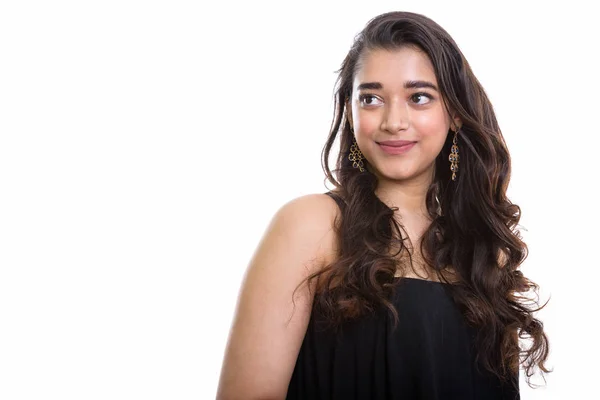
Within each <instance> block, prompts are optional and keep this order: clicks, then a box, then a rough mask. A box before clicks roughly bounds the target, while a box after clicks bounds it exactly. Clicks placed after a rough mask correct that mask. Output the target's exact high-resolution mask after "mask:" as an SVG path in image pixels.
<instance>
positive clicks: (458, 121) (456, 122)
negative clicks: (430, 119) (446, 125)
mask: <svg viewBox="0 0 600 400" xmlns="http://www.w3.org/2000/svg"><path fill="white" fill-rule="evenodd" d="M452 124H453V127H451V128H450V129H452V131H453V132H456V131H457V130H458V129H460V127H461V126H462V120H461V119H460V117H454V119H453V121H452Z"/></svg>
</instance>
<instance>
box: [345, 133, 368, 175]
mask: <svg viewBox="0 0 600 400" xmlns="http://www.w3.org/2000/svg"><path fill="white" fill-rule="evenodd" d="M350 133H352V135H354V131H353V130H352V128H350ZM364 158H365V157H364V156H363V154H362V153H361V152H360V149H359V148H358V144H357V143H356V138H354V141H353V142H352V146H350V154H349V155H348V159H349V160H350V161H352V166H353V167H354V168H358V169H359V170H360V172H365V169H364V164H363V161H362V160H364Z"/></svg>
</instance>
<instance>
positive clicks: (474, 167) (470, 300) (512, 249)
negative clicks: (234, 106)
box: [298, 12, 551, 386]
mask: <svg viewBox="0 0 600 400" xmlns="http://www.w3.org/2000/svg"><path fill="white" fill-rule="evenodd" d="M404 46H414V47H416V48H418V49H419V50H421V51H423V52H425V53H426V54H427V55H428V57H429V59H430V60H431V62H432V64H433V66H434V71H435V75H436V78H437V81H438V84H439V89H440V93H441V95H442V96H443V98H444V100H445V104H446V106H447V108H448V112H449V113H450V110H452V111H453V112H454V113H455V115H458V116H459V117H460V119H461V121H462V126H461V132H460V135H459V140H460V145H461V148H460V157H461V159H460V171H459V173H458V179H457V180H456V181H451V177H450V175H451V172H450V168H449V163H448V156H449V153H450V147H451V145H452V143H451V142H452V131H449V132H448V135H447V138H446V143H445V145H444V147H443V149H442V151H441V153H440V154H439V156H438V157H437V159H436V161H435V173H434V179H433V181H432V183H431V185H430V187H429V190H428V192H427V196H426V205H427V210H428V212H429V216H430V218H431V219H432V223H431V225H430V226H429V227H428V229H427V230H426V232H425V234H424V236H423V240H422V242H421V248H420V250H421V253H422V254H423V257H424V261H425V262H426V263H427V265H428V266H429V267H430V268H431V269H432V270H433V271H435V273H436V274H437V275H438V278H439V280H440V281H443V282H446V283H449V282H448V280H447V279H446V277H445V276H444V275H443V274H442V273H443V272H444V271H445V270H446V268H447V266H452V268H453V270H454V273H455V274H456V278H457V281H456V282H453V284H451V285H445V286H448V289H449V292H450V294H451V295H452V298H453V299H454V301H455V302H456V304H457V305H458V306H459V308H460V309H461V311H462V312H463V314H464V315H465V317H466V321H467V323H469V324H470V325H472V326H475V327H478V328H479V329H478V332H479V334H478V336H477V337H476V349H477V354H478V358H477V359H478V360H479V361H480V362H481V364H482V365H483V366H484V367H485V368H486V369H487V370H488V371H490V372H492V373H493V374H494V375H496V376H497V377H499V378H500V379H501V380H507V379H509V375H510V374H515V373H517V374H518V370H519V365H520V364H523V366H524V369H525V371H526V375H527V383H528V384H529V385H530V386H531V382H530V379H529V378H530V377H531V376H532V375H533V374H534V369H535V368H536V367H539V369H541V370H542V371H543V372H545V373H548V372H551V371H550V370H548V369H546V367H545V365H544V363H545V362H546V359H547V357H548V353H549V342H548V338H547V336H546V334H545V333H544V330H543V323H542V322H541V321H539V320H538V319H536V318H534V312H536V311H538V310H540V309H541V308H543V307H545V305H546V304H547V303H546V304H544V305H543V306H542V307H539V308H532V307H530V306H529V304H528V302H532V301H533V299H530V298H527V297H525V296H524V295H523V294H524V293H527V292H529V291H530V290H531V291H533V292H534V293H537V292H538V290H539V286H538V285H536V284H535V283H533V282H532V281H531V280H529V279H527V278H526V277H524V276H523V274H522V272H521V271H520V270H518V267H519V265H520V264H521V263H522V262H523V261H524V260H525V258H526V257H527V246H526V244H525V243H524V242H523V241H522V237H521V235H520V232H519V230H518V229H517V226H518V223H519V220H520V215H521V209H520V208H519V206H517V205H516V204H513V203H511V202H510V201H509V199H508V198H507V196H506V189H507V187H508V183H509V180H510V169H511V163H510V156H509V153H508V149H507V146H506V143H505V141H504V138H503V136H502V133H501V130H500V128H499V126H498V123H497V121H496V116H495V114H494V110H493V108H492V105H491V103H490V101H489V99H488V97H487V95H486V93H485V92H484V89H483V87H482V85H481V84H480V83H479V81H478V80H477V78H476V77H475V75H474V74H473V72H472V70H471V68H470V66H469V64H468V62H467V61H466V59H465V57H464V55H463V54H462V52H461V51H460V49H459V48H458V46H457V44H456V43H455V42H454V40H453V39H452V38H451V37H450V35H449V34H448V33H447V32H446V31H445V30H444V29H443V28H442V27H440V26H439V25H438V24H437V23H435V22H434V21H432V20H431V19H429V18H427V17H425V16H423V15H420V14H415V13H410V12H390V13H386V14H382V15H380V16H378V17H375V18H373V19H372V20H371V21H369V22H368V24H367V25H366V27H365V28H364V30H363V31H362V32H361V33H359V34H358V35H357V36H356V38H355V40H354V44H353V45H352V47H351V49H350V51H349V53H348V55H347V56H346V58H345V59H344V61H343V63H342V65H341V68H340V69H339V70H337V71H336V72H337V73H338V74H339V76H338V79H337V81H336V93H335V111H334V119H333V122H332V125H331V130H330V134H329V137H328V139H327V142H326V144H325V147H324V149H323V152H322V166H323V169H324V172H325V174H326V176H327V179H328V180H329V181H330V182H331V183H332V184H333V185H335V189H334V190H333V191H332V192H331V193H332V194H333V195H334V196H337V197H338V200H339V201H340V202H341V203H342V204H343V205H344V206H343V207H342V212H341V215H340V217H341V218H339V219H338V220H336V224H335V225H336V226H335V229H336V231H337V233H338V240H339V242H338V249H339V254H338V257H337V259H336V260H335V261H334V262H333V263H332V264H330V265H328V266H327V267H325V268H324V269H322V270H320V271H317V272H315V273H314V274H311V275H310V276H309V277H307V278H306V279H305V280H304V281H303V283H304V282H308V283H310V282H311V281H312V280H313V279H315V278H319V279H317V282H318V285H317V286H316V287H317V291H316V293H315V300H314V302H313V310H316V309H318V310H319V312H321V313H322V314H323V315H325V316H326V317H327V319H329V320H330V321H331V323H332V325H333V326H334V327H339V325H340V324H341V323H342V322H344V321H346V320H349V319H353V318H357V317H359V316H361V315H363V314H364V313H365V312H368V311H370V310H373V309H374V307H377V306H385V307H387V308H388V309H389V310H390V311H391V313H392V314H393V316H394V319H395V326H396V325H397V322H398V314H397V311H396V310H395V307H394V305H393V304H392V303H391V301H390V297H389V296H390V294H391V293H392V292H393V290H394V281H395V280H394V276H395V274H396V271H397V270H398V269H399V268H400V269H401V270H402V268H403V267H402V266H401V264H400V262H399V259H398V257H396V256H397V255H398V254H399V253H400V252H401V251H403V249H407V247H406V246H405V244H404V241H405V240H407V239H408V238H407V237H406V238H403V236H402V233H401V232H402V230H403V228H402V229H401V227H400V226H399V224H398V223H397V222H396V220H395V219H394V218H393V215H394V211H395V210H397V209H396V208H393V209H392V208H390V207H388V206H387V205H386V204H384V203H383V202H382V201H381V200H380V199H379V198H378V197H377V196H376V195H375V189H376V188H377V179H376V177H375V176H374V175H373V174H372V173H370V172H368V171H365V172H363V173H360V172H359V170H358V169H356V168H353V166H352V162H350V161H349V159H348V154H349V152H350V146H351V144H352V139H353V134H352V132H351V131H350V126H349V123H348V121H347V117H346V112H345V111H346V110H345V107H346V101H347V99H349V98H350V97H351V95H352V82H353V78H354V75H355V73H356V70H357V66H358V65H359V63H360V58H361V56H363V55H364V54H365V52H366V51H369V50H374V49H385V50H397V49H400V48H402V47H404ZM340 132H341V138H340V140H339V143H340V151H339V154H338V157H337V162H336V169H334V170H333V171H332V170H331V169H330V168H329V155H330V152H331V149H332V147H333V145H334V141H335V140H336V138H337V137H338V134H339V133H340ZM365 161H366V160H365ZM365 167H367V169H368V162H366V163H365ZM334 173H335V175H336V176H334ZM398 243H399V246H400V250H399V251H398V253H396V254H390V249H392V247H393V245H395V246H397V245H398ZM408 254H409V258H410V264H411V265H412V258H411V256H410V251H408ZM301 284H302V283H301ZM301 284H300V285H301ZM300 285H298V287H299V286H300ZM538 298H539V296H538ZM519 339H529V340H530V341H531V346H529V347H528V348H526V349H522V348H521V347H520V346H519ZM542 375H543V374H542Z"/></svg>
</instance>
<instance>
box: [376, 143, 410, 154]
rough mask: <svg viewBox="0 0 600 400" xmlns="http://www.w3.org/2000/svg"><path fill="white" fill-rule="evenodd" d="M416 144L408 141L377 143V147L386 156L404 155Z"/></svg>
mask: <svg viewBox="0 0 600 400" xmlns="http://www.w3.org/2000/svg"><path fill="white" fill-rule="evenodd" d="M416 143H417V142H411V141H408V140H396V141H385V142H379V143H378V144H379V147H381V150H383V151H384V152H385V153H387V154H404V153H406V152H407V151H409V150H410V149H412V148H413V147H414V145H415V144H416Z"/></svg>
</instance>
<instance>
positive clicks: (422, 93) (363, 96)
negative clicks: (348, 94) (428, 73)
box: [358, 92, 433, 106]
mask: <svg viewBox="0 0 600 400" xmlns="http://www.w3.org/2000/svg"><path fill="white" fill-rule="evenodd" d="M415 96H424V97H427V98H428V99H429V100H433V96H432V95H430V94H429V93H425V92H418V93H413V94H412V95H411V96H410V97H411V98H412V97H415ZM367 97H373V98H376V97H377V96H375V95H372V94H361V95H359V96H358V100H359V101H360V103H361V104H362V102H363V101H364V100H365V98H367ZM428 103H429V102H428ZM426 104H427V103H426ZM367 105H369V104H367ZM417 105H419V106H424V105H425V104H417Z"/></svg>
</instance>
